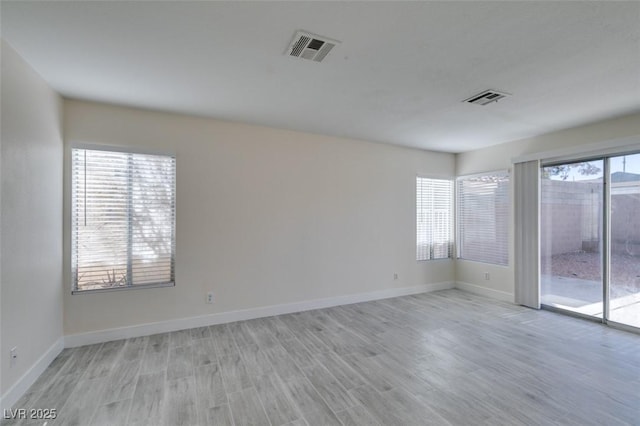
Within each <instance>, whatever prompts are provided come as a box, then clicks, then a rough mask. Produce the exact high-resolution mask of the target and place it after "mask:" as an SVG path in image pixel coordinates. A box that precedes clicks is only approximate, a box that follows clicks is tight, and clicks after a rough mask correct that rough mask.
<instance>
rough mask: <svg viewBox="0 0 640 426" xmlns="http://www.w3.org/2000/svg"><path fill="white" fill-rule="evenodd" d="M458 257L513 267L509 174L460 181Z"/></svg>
mask: <svg viewBox="0 0 640 426" xmlns="http://www.w3.org/2000/svg"><path fill="white" fill-rule="evenodd" d="M457 200H458V257H459V258H461V259H466V260H474V261H477V262H484V263H491V264H494V265H505V266H506V265H508V264H509V247H508V241H509V238H508V234H509V174H508V173H506V172H498V173H491V174H487V175H483V176H471V177H462V178H459V179H458V198H457Z"/></svg>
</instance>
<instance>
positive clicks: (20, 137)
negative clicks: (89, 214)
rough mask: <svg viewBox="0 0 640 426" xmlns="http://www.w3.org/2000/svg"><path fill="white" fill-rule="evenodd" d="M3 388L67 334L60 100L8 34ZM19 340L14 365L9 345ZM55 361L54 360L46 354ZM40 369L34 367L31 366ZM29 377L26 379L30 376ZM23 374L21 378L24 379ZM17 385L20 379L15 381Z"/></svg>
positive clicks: (0, 269) (3, 391)
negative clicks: (10, 42) (64, 319)
mask: <svg viewBox="0 0 640 426" xmlns="http://www.w3.org/2000/svg"><path fill="white" fill-rule="evenodd" d="M1 74H2V110H1V111H2V114H1V117H2V118H1V120H2V123H1V128H2V133H1V137H0V139H1V141H2V148H1V151H0V152H1V164H2V166H1V168H0V170H1V180H2V185H1V193H0V199H1V200H2V205H1V207H2V209H1V214H2V220H1V232H0V235H1V253H2V255H1V262H0V263H1V266H0V294H1V302H0V307H1V309H0V310H1V313H0V318H1V325H0V333H1V334H0V346H1V347H0V354H1V356H0V382H1V383H0V395H2V397H3V404H2V405H3V407H2V408H5V407H6V405H4V404H5V402H7V401H8V400H9V399H11V398H12V397H13V396H15V395H18V394H19V393H20V392H19V391H18V392H17V393H16V392H14V393H13V394H12V395H8V394H9V393H10V392H9V390H10V388H12V387H14V389H15V386H17V385H21V386H25V385H26V384H28V383H27V382H28V380H29V378H28V377H27V378H26V379H24V380H22V381H20V378H21V377H23V376H24V375H25V374H26V375H27V376H28V375H29V374H28V373H29V371H31V369H32V368H35V369H36V370H37V369H38V368H41V367H42V365H44V366H46V363H47V362H46V361H47V360H45V361H44V364H43V362H41V363H40V366H38V365H37V364H38V360H39V359H40V358H41V357H43V356H46V355H47V354H50V356H51V355H53V356H55V355H56V354H57V353H54V352H55V350H54V351H53V352H52V351H51V350H50V349H51V348H55V347H56V344H58V345H60V344H61V342H62V340H61V338H62V154H63V148H62V134H61V131H62V122H61V117H62V116H61V114H62V102H61V99H60V97H59V96H58V95H57V94H56V93H55V92H53V91H52V90H51V89H50V88H49V87H48V86H47V84H46V83H45V82H44V81H43V80H42V78H40V76H39V75H37V74H36V73H35V72H34V71H33V70H32V69H31V68H30V66H29V65H27V64H26V63H25V62H24V61H23V59H22V58H21V57H20V56H18V54H17V53H16V52H15V51H14V50H13V49H12V48H11V47H10V46H9V45H8V44H6V43H5V42H4V41H2V70H1ZM12 347H17V348H18V360H17V363H16V365H14V366H13V367H11V366H10V362H9V350H10V348H12ZM48 361H50V360H48ZM32 371H35V370H32ZM25 380H26V381H25ZM19 382H21V383H19ZM14 385H15V386H14Z"/></svg>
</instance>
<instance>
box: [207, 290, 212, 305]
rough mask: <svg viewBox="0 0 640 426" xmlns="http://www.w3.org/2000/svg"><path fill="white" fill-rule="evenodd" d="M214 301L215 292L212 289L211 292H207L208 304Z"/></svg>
mask: <svg viewBox="0 0 640 426" xmlns="http://www.w3.org/2000/svg"><path fill="white" fill-rule="evenodd" d="M212 303H213V292H212V291H210V292H209V293H207V304H212Z"/></svg>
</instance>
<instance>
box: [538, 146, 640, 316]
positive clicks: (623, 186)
mask: <svg viewBox="0 0 640 426" xmlns="http://www.w3.org/2000/svg"><path fill="white" fill-rule="evenodd" d="M540 265H541V279H540V287H541V288H540V296H541V302H542V304H543V305H545V306H548V307H553V308H555V309H560V310H565V311H570V312H572V313H574V314H576V315H580V316H588V317H593V318H599V319H602V320H603V321H605V322H615V323H620V324H624V325H627V326H632V327H640V153H636V154H631V155H624V156H615V157H603V158H600V159H594V160H590V161H581V162H567V163H562V164H552V165H546V166H544V167H543V168H542V173H541V199H540Z"/></svg>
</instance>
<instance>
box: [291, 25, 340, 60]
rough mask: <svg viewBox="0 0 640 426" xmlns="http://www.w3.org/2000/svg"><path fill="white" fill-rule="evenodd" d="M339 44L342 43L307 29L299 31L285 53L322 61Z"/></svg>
mask: <svg viewBox="0 0 640 426" xmlns="http://www.w3.org/2000/svg"><path fill="white" fill-rule="evenodd" d="M337 44H340V42H339V41H336V40H331V39H329V38H327V37H321V36H317V35H315V34H311V33H309V32H306V31H298V32H297V33H296V34H295V36H294V37H293V40H292V41H291V44H290V45H289V48H288V49H287V51H286V53H285V54H286V55H288V56H293V57H296V58H302V59H309V60H311V61H315V62H322V60H323V59H324V58H325V57H326V56H327V55H328V54H329V52H331V49H333V48H334V47H335V46H336V45H337Z"/></svg>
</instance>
